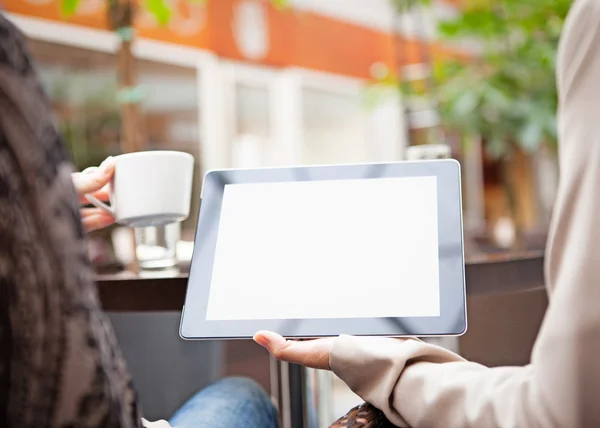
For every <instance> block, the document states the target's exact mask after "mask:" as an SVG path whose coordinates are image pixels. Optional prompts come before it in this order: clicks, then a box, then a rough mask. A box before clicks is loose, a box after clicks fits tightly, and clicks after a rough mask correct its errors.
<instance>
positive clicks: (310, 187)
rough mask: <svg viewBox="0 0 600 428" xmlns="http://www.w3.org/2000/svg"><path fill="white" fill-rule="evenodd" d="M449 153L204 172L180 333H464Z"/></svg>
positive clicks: (457, 212)
mask: <svg viewBox="0 0 600 428" xmlns="http://www.w3.org/2000/svg"><path fill="white" fill-rule="evenodd" d="M466 326H467V322H466V303H465V275H464V257H463V234H462V209H461V180H460V166H459V163H458V162H457V161H455V160H446V159H444V160H433V161H411V162H395V163H379V164H359V165H336V166H308V167H293V168H265V169H243V170H242V169H233V170H231V169H230V170H220V171H210V172H208V173H207V174H206V175H205V178H204V183H203V187H202V205H201V209H200V214H199V219H198V226H197V231H196V238H195V246H194V254H193V257H192V262H191V266H190V275H189V282H188V288H187V293H186V298H185V306H184V308H183V313H182V320H181V325H180V334H181V336H182V337H183V338H184V339H226V338H228V339H233V338H250V337H252V336H253V335H254V334H255V333H256V332H257V331H258V330H263V329H265V330H271V331H275V332H277V333H279V334H281V335H283V336H285V337H289V338H313V337H323V336H337V335H339V334H342V333H344V334H352V335H372V336H376V335H384V336H444V335H460V334H462V333H464V332H465V330H466Z"/></svg>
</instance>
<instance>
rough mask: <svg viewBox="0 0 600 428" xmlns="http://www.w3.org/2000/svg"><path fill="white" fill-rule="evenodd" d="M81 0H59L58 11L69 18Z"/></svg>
mask: <svg viewBox="0 0 600 428" xmlns="http://www.w3.org/2000/svg"><path fill="white" fill-rule="evenodd" d="M80 2H81V0H61V2H60V11H61V12H62V14H63V15H65V16H71V15H73V14H74V13H75V11H76V10H77V8H78V7H79V3H80Z"/></svg>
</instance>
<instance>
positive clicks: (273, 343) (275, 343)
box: [254, 331, 335, 370]
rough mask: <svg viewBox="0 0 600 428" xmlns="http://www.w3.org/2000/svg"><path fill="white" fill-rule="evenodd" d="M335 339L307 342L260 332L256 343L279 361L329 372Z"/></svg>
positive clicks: (255, 337)
mask: <svg viewBox="0 0 600 428" xmlns="http://www.w3.org/2000/svg"><path fill="white" fill-rule="evenodd" d="M334 340H335V338H325V339H314V340H306V341H300V342H299V341H296V340H286V339H284V338H283V337H281V336H280V335H279V334H277V333H273V332H270V331H259V332H258V333H256V334H255V335H254V341H255V342H256V343H258V344H259V345H261V346H263V347H264V348H266V349H267V350H268V351H269V353H270V354H271V355H272V356H273V357H275V358H277V359H278V360H282V361H287V362H289V363H294V364H301V365H303V366H306V367H312V368H315V369H321V370H329V353H330V352H331V348H332V347H333V341H334Z"/></svg>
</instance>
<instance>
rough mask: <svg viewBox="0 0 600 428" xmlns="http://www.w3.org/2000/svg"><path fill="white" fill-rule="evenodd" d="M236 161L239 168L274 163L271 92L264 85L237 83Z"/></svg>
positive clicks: (234, 153) (234, 138)
mask: <svg viewBox="0 0 600 428" xmlns="http://www.w3.org/2000/svg"><path fill="white" fill-rule="evenodd" d="M235 100H236V105H235V135H234V137H233V164H234V166H236V167H249V168H250V167H257V166H266V165H270V164H271V162H272V161H273V153H272V150H271V149H272V147H271V143H270V123H269V92H268V90H267V89H266V88H264V87H259V86H248V85H236V87H235Z"/></svg>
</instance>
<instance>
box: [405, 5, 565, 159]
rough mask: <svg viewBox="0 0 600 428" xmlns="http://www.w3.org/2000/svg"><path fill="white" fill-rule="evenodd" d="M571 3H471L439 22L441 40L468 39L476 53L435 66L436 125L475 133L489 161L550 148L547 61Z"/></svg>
mask: <svg viewBox="0 0 600 428" xmlns="http://www.w3.org/2000/svg"><path fill="white" fill-rule="evenodd" d="M395 1H397V0H395ZM409 1H412V0H409ZM571 2H572V1H571V0H535V1H533V0H476V1H475V0H472V1H471V2H469V3H468V4H466V5H465V6H464V8H463V9H462V11H461V13H460V14H459V15H458V16H457V17H456V18H455V19H452V20H451V21H446V22H443V23H441V24H440V25H439V27H438V33H439V37H440V38H441V40H442V41H457V42H460V41H461V40H470V41H473V42H475V43H476V44H477V45H478V49H479V51H480V54H479V55H477V56H476V57H475V58H474V59H472V60H468V61H464V60H462V61H461V60H448V59H446V60H442V61H441V62H437V63H436V64H435V67H434V81H435V82H436V85H435V88H434V94H435V95H436V96H437V97H438V100H439V103H440V114H441V116H442V120H443V122H444V123H445V124H446V125H448V126H450V127H453V128H456V129H458V130H461V131H463V132H465V133H468V134H479V135H481V136H482V137H483V139H484V141H485V142H486V150H487V152H488V153H489V154H490V155H491V156H494V157H496V158H501V157H508V156H510V154H511V153H512V151H513V150H514V149H515V148H517V147H518V148H520V149H522V150H524V151H526V152H533V151H535V150H536V149H537V148H538V147H539V146H540V145H541V144H546V143H547V144H552V145H553V144H555V143H556V139H557V135H556V108H557V93H556V86H555V60H556V53H557V48H558V40H559V35H560V32H561V29H562V26H563V23H564V20H565V18H566V16H567V13H568V10H569V7H570V5H571Z"/></svg>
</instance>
